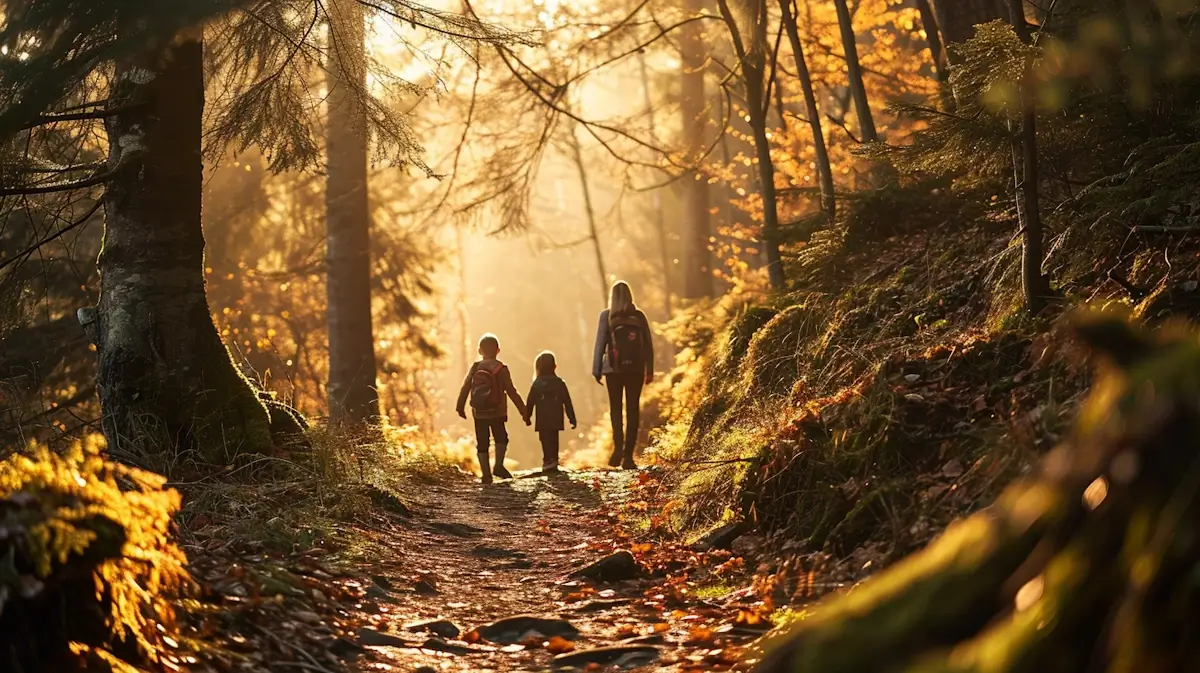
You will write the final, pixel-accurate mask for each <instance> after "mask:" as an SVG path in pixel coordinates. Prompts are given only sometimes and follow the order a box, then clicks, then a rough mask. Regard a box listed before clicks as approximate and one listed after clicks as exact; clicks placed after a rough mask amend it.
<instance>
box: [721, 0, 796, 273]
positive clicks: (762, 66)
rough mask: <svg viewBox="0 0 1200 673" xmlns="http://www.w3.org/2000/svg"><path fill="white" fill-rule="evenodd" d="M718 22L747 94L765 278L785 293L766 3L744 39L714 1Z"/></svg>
mask: <svg viewBox="0 0 1200 673" xmlns="http://www.w3.org/2000/svg"><path fill="white" fill-rule="evenodd" d="M717 6H718V7H719V8H720V11H721V18H722V20H723V21H724V22H725V26H726V28H728V29H729V38H730V41H732V42H733V49H734V53H736V54H737V57H738V62H739V65H740V66H741V78H742V85H743V87H744V88H745V92H746V107H747V108H748V109H747V112H746V114H747V116H749V117H750V130H751V135H752V136H753V137H754V154H755V158H756V159H757V161H758V189H759V194H760V195H761V196H762V201H763V204H762V205H763V214H762V218H763V225H762V244H763V247H764V248H765V249H766V255H765V256H766V260H767V276H768V278H769V279H770V281H771V287H772V288H773V289H775V290H782V289H784V284H785V281H786V279H785V276H784V273H783V259H782V256H781V254H780V250H779V247H780V246H779V208H778V204H777V203H776V193H775V164H774V163H773V162H772V161H771V141H770V139H768V138H767V105H768V101H769V100H770V97H769V95H768V91H767V86H768V82H767V80H766V70H767V3H765V2H762V3H758V4H756V5H755V13H754V16H753V17H750V18H749V20H750V22H751V25H750V26H748V28H749V30H748V33H747V35H746V36H745V37H743V36H742V33H741V29H740V28H739V27H738V23H737V19H735V18H734V16H733V12H732V10H730V8H729V2H728V0H717Z"/></svg>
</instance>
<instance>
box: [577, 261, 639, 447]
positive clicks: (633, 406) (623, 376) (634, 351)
mask: <svg viewBox="0 0 1200 673" xmlns="http://www.w3.org/2000/svg"><path fill="white" fill-rule="evenodd" d="M592 377H594V378H595V379H596V383H603V384H604V385H606V386H607V387H608V406H609V412H610V416H611V417H612V434H613V452H612V456H611V457H610V458H609V459H608V464H609V465H611V466H613V467H618V466H620V467H623V468H625V469H627V470H633V469H637V464H636V463H634V462H633V450H634V448H635V447H636V445H637V439H638V421H639V418H638V417H639V412H640V405H641V397H642V386H644V385H647V384H649V383H650V381H651V380H653V378H654V343H653V340H652V339H651V336H650V322H649V321H648V320H646V314H645V313H642V312H641V311H640V310H638V307H637V305H636V304H635V303H634V302H633V291H632V290H630V289H629V284H628V283H626V282H625V281H623V280H619V281H617V282H615V283H613V286H612V292H611V294H610V295H609V300H608V308H606V309H604V310H603V311H601V312H600V322H599V324H597V325H596V348H595V350H594V352H593V354H592ZM622 403H623V404H622ZM622 411H624V413H623V414H622ZM622 416H624V419H622ZM622 420H624V423H622Z"/></svg>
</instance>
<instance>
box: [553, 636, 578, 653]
mask: <svg viewBox="0 0 1200 673" xmlns="http://www.w3.org/2000/svg"><path fill="white" fill-rule="evenodd" d="M573 649H575V646H574V645H573V644H571V641H569V640H567V639H566V638H563V637H562V636H554V637H553V638H551V639H550V640H548V641H546V651H547V652H551V653H553V654H562V653H563V652H570V651H571V650H573Z"/></svg>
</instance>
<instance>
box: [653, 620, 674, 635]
mask: <svg viewBox="0 0 1200 673" xmlns="http://www.w3.org/2000/svg"><path fill="white" fill-rule="evenodd" d="M670 629H671V625H670V624H668V623H666V622H659V623H657V624H655V625H654V632H655V633H662V632H663V631H669V630H670Z"/></svg>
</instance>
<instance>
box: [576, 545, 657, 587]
mask: <svg viewBox="0 0 1200 673" xmlns="http://www.w3.org/2000/svg"><path fill="white" fill-rule="evenodd" d="M641 574H642V567H641V565H639V564H638V562H637V560H636V559H635V558H633V554H631V553H629V552H628V551H626V550H624V549H622V550H621V551H618V552H615V553H613V554H610V555H608V556H606V557H604V558H602V559H600V560H599V561H596V562H595V563H592V564H590V565H586V566H584V567H582V568H580V569H579V570H576V571H575V572H573V573H571V577H583V578H586V579H590V580H595V581H597V582H621V581H624V580H631V579H635V578H636V577H638V576H640V575H641Z"/></svg>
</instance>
